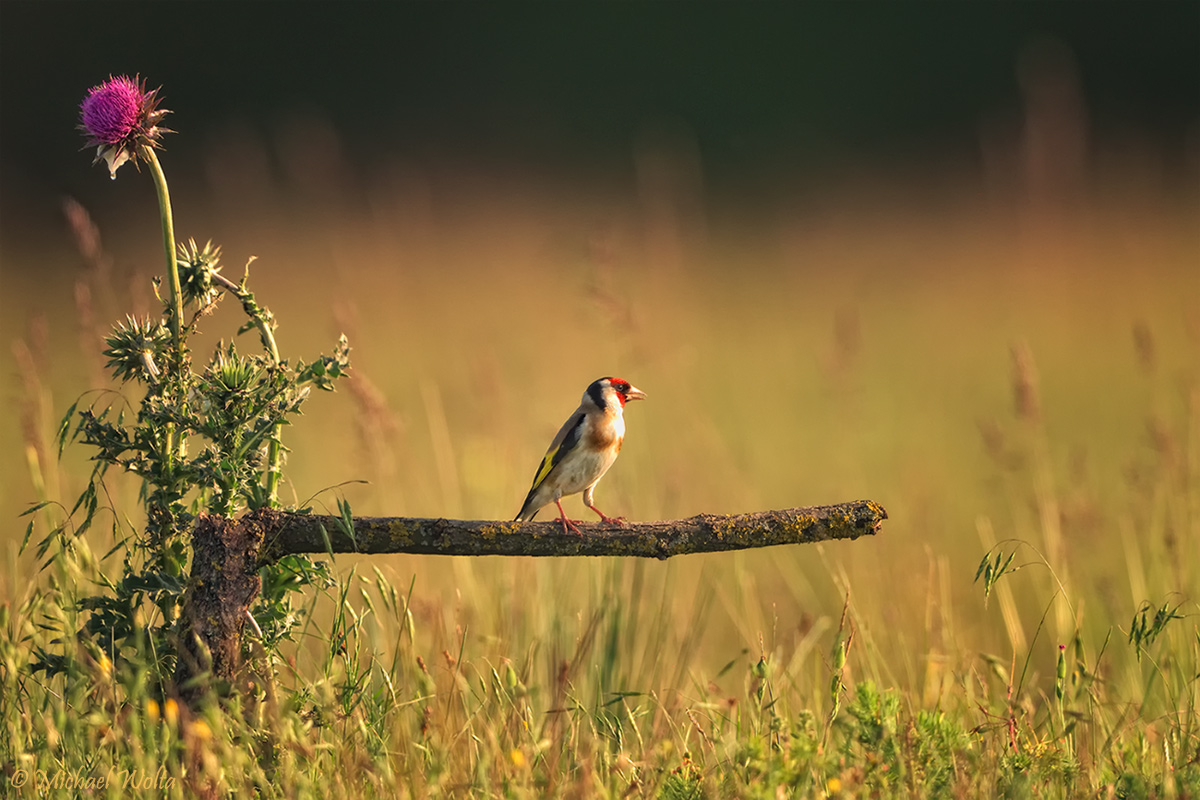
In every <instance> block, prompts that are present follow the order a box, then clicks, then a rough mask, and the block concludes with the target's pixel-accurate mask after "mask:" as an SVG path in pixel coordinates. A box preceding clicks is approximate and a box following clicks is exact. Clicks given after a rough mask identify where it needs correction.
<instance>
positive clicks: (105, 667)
mask: <svg viewBox="0 0 1200 800" xmlns="http://www.w3.org/2000/svg"><path fill="white" fill-rule="evenodd" d="M96 668H97V669H98V670H99V671H100V675H101V677H103V678H104V679H105V680H108V678H109V677H110V676H111V675H112V662H111V661H109V660H108V656H106V655H104V653H101V654H100V657H99V658H98V659H96Z"/></svg>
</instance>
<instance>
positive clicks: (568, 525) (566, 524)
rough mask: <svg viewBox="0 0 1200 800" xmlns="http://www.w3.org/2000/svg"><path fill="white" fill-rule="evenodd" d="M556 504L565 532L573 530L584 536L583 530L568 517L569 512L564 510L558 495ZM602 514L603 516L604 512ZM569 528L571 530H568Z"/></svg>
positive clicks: (577, 534)
mask: <svg viewBox="0 0 1200 800" xmlns="http://www.w3.org/2000/svg"><path fill="white" fill-rule="evenodd" d="M554 505H556V506H558V519H559V521H560V522H561V523H562V526H563V533H570V532H571V531H575V535H576V536H583V531H581V530H579V528H577V527H575V523H574V522H571V520H569V519H567V512H566V511H563V507H562V500H561V499H560V498H557V497H556V498H554ZM601 516H603V514H602V515H601ZM568 528H569V529H570V530H568Z"/></svg>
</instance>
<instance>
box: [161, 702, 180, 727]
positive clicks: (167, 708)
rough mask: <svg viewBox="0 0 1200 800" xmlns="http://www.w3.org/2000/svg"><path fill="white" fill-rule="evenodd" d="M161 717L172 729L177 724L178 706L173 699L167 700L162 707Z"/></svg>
mask: <svg viewBox="0 0 1200 800" xmlns="http://www.w3.org/2000/svg"><path fill="white" fill-rule="evenodd" d="M163 715H164V716H165V717H166V718H167V724H168V725H170V726H172V727H174V726H175V724H176V723H177V722H179V704H178V703H176V702H175V698H173V697H172V698H168V699H167V702H166V704H165V705H164V706H163Z"/></svg>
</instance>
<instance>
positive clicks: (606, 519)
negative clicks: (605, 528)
mask: <svg viewBox="0 0 1200 800" xmlns="http://www.w3.org/2000/svg"><path fill="white" fill-rule="evenodd" d="M588 508H590V509H592V511H595V512H596V513H597V514H599V515H600V521H601V522H603V523H604V524H605V525H617V526H621V525H624V524H625V518H624V517H610V516H609V515H608V514H605V513H604V512H603V511H601V510H600V509H598V508H596V507H595V506H588Z"/></svg>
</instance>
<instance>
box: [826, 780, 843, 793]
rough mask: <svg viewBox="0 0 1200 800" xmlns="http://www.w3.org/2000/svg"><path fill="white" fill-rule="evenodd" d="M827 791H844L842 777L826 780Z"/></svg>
mask: <svg viewBox="0 0 1200 800" xmlns="http://www.w3.org/2000/svg"><path fill="white" fill-rule="evenodd" d="M825 793H826V794H841V793H842V781H841V779H840V778H830V779H829V780H827V781H825Z"/></svg>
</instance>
